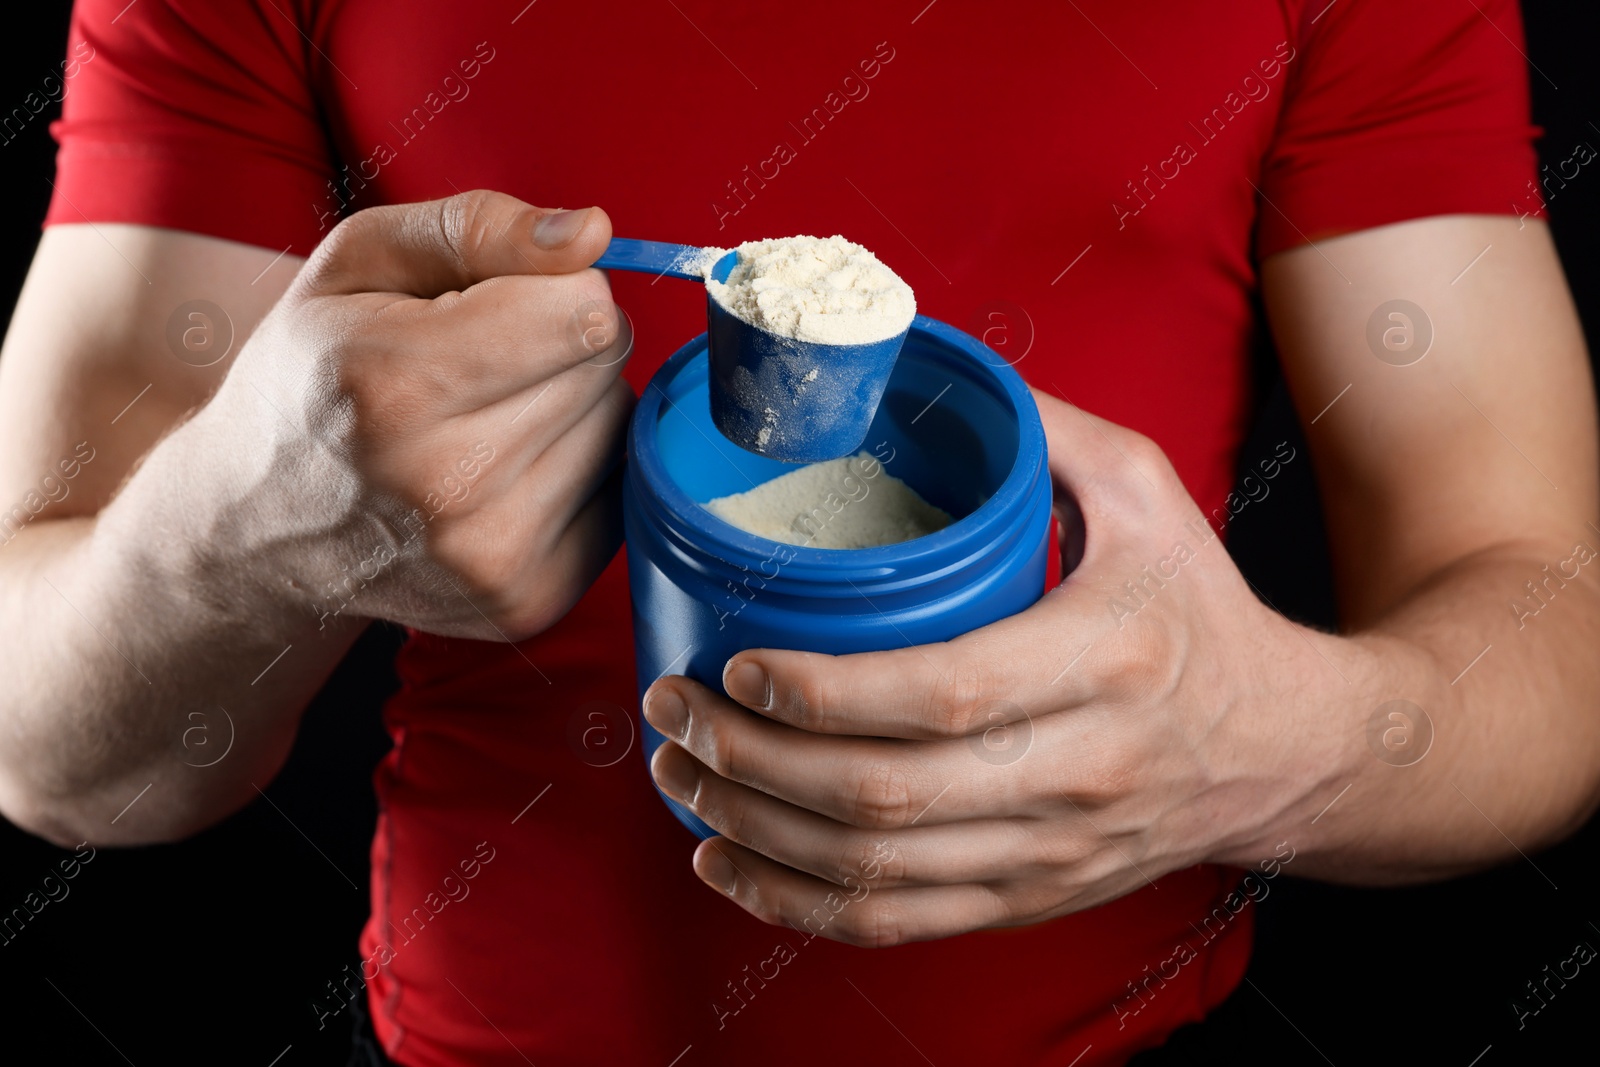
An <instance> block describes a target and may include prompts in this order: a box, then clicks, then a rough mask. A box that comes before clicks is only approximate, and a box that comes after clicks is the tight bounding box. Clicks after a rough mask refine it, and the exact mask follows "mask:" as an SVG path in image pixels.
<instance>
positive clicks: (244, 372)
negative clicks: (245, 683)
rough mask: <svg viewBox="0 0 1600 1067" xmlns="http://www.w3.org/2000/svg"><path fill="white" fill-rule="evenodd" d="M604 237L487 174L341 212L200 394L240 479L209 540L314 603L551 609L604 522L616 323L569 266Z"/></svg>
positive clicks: (587, 574)
mask: <svg viewBox="0 0 1600 1067" xmlns="http://www.w3.org/2000/svg"><path fill="white" fill-rule="evenodd" d="M610 238H611V224H610V220H609V219H607V217H606V215H605V213H604V212H603V211H601V210H600V209H599V208H588V209H584V210H579V211H551V210H546V209H542V208H535V207H531V206H529V205H528V204H525V203H523V202H522V201H520V200H517V199H515V198H513V197H510V196H506V195H504V194H501V193H492V192H482V191H477V192H468V193H462V194H459V195H457V196H453V197H450V198H449V199H446V200H439V201H433V202H429V203H420V204H407V205H401V206H394V207H378V208H371V209H368V210H366V211H362V212H359V213H358V214H356V215H353V216H352V217H350V218H348V219H346V220H345V221H344V222H342V223H340V224H339V226H338V227H337V228H336V229H334V230H333V232H332V233H331V234H330V235H329V237H328V238H327V239H326V240H325V241H324V242H323V243H322V244H321V245H320V246H319V247H318V248H317V250H316V252H315V253H314V254H313V255H312V257H311V259H310V260H309V261H308V262H307V263H306V265H305V267H304V268H303V269H302V270H301V272H300V275H299V277H298V278H297V279H296V280H295V282H294V283H293V284H292V285H291V286H290V288H289V290H288V292H286V293H285V294H284V296H283V298H282V300H280V301H279V303H278V306H277V307H276V308H274V309H273V311H272V312H271V314H269V315H268V317H267V318H266V320H265V321H263V323H262V324H261V326H260V328H259V329H257V331H256V332H255V334H254V336H252V337H251V339H250V341H249V343H248V344H247V345H246V346H245V348H244V349H243V351H241V352H240V354H239V357H238V361H237V362H236V363H235V365H234V367H233V368H232V370H231V371H230V372H229V374H228V377H227V379H226V380H225V381H224V383H223V385H222V388H221V389H220V390H219V391H218V394H217V396H216V397H215V398H214V399H213V400H212V401H211V403H210V404H209V405H208V406H207V409H206V411H205V412H203V413H202V414H201V415H199V416H197V422H201V423H202V424H204V426H205V428H206V431H207V432H208V433H209V434H214V435H216V437H217V438H218V441H217V443H218V445H219V446H220V447H222V448H224V449H225V450H226V452H227V454H229V455H230V456H232V457H233V459H232V461H231V462H230V464H229V466H230V468H231V469H232V471H233V472H234V477H235V478H240V477H242V478H243V479H244V480H245V481H244V484H246V485H248V486H249V487H250V490H251V491H250V492H249V493H248V494H240V495H239V498H238V499H239V500H240V503H241V505H244V501H246V500H247V501H248V504H247V505H244V506H246V507H247V509H248V512H247V514H246V515H244V516H241V517H240V521H237V522H235V523H233V524H231V526H232V532H233V536H232V537H230V538H229V539H228V540H227V542H226V543H222V544H218V545H216V546H214V550H215V551H216V552H217V553H218V556H217V557H216V558H215V562H217V563H219V564H223V565H226V564H227V563H228V562H231V563H232V564H233V565H234V566H237V567H239V568H240V569H241V570H244V571H248V572H249V573H251V574H252V575H254V576H255V578H256V579H258V580H260V581H263V582H267V583H269V584H271V583H276V584H277V587H278V588H279V590H280V592H281V593H282V594H283V595H284V596H287V597H291V598H295V597H298V598H301V599H303V600H305V601H306V602H307V607H308V609H310V610H313V611H314V612H315V613H316V614H318V615H319V616H327V615H340V614H344V615H350V614H354V615H357V616H361V617H371V618H383V619H388V620H391V621H394V622H399V623H403V624H406V625H408V626H414V627H417V628H419V629H423V630H427V631H430V632H433V633H442V634H449V635H457V636H468V637H478V638H485V639H490V640H496V639H498V640H505V639H508V638H509V639H518V638H521V637H525V636H528V635H530V634H533V633H537V632H538V631H540V630H542V629H544V628H546V627H548V626H550V625H551V624H552V623H554V622H555V621H556V620H558V619H559V618H560V617H561V616H562V615H563V614H565V613H566V611H567V610H568V609H569V608H570V607H571V606H572V604H573V603H575V602H576V601H577V599H578V598H579V597H580V596H581V595H582V594H583V592H584V590H585V589H587V588H588V586H589V585H590V583H592V582H593V581H594V579H595V577H596V576H597V575H598V574H599V572H600V570H601V569H603V568H604V567H605V565H606V563H607V562H608V561H609V560H610V559H611V557H612V556H613V555H614V554H615V552H616V549H617V546H618V544H619V543H620V540H621V527H620V521H619V519H620V516H619V511H618V508H617V496H618V495H617V493H616V492H615V491H614V489H615V485H614V482H615V479H612V477H611V476H612V475H613V473H614V472H615V471H616V470H617V467H618V461H619V460H620V458H621V450H622V439H623V429H624V426H625V423H626V419H627V415H628V411H629V409H630V407H631V404H632V401H633V394H632V391H631V389H630V388H629V387H628V385H627V383H626V382H625V381H623V380H622V379H621V378H620V377H619V374H620V371H621V369H622V365H623V363H624V362H625V360H626V356H627V354H628V352H629V350H630V348H631V345H632V337H631V334H630V332H629V328H628V324H627V319H626V317H625V316H621V315H619V314H618V312H617V309H616V307H615V305H613V304H612V302H611V293H610V288H609V286H608V285H607V283H606V279H605V276H604V275H603V274H601V273H600V272H599V271H597V270H592V269H585V268H587V267H588V266H589V264H591V263H592V262H594V260H595V259H596V258H597V257H598V256H599V255H600V253H601V252H602V251H603V250H604V249H605V247H606V244H607V242H608V241H609V240H610ZM229 442H232V443H231V444H230V443H229ZM608 479H610V480H611V481H612V483H613V484H612V486H611V490H612V491H606V483H607V481H608ZM236 484H237V483H236ZM290 583H293V584H292V585H291V584H290Z"/></svg>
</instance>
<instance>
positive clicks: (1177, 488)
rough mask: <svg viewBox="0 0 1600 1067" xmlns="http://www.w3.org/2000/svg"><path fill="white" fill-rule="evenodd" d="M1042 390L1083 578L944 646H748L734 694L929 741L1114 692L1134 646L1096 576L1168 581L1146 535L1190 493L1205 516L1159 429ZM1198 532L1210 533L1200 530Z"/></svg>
mask: <svg viewBox="0 0 1600 1067" xmlns="http://www.w3.org/2000/svg"><path fill="white" fill-rule="evenodd" d="M1035 396H1036V398H1037V400H1038V403H1039V411H1040V418H1041V419H1042V420H1043V421H1044V424H1045V430H1046V436H1047V438H1048V439H1049V442H1050V449H1049V451H1050V464H1051V472H1052V477H1053V478H1054V480H1055V482H1056V485H1057V488H1058V491H1059V492H1060V493H1062V494H1064V495H1065V496H1066V497H1067V498H1068V500H1067V501H1065V502H1064V503H1065V504H1067V505H1070V507H1067V508H1066V509H1065V511H1064V516H1065V518H1066V519H1068V520H1069V521H1068V522H1067V523H1066V524H1065V525H1066V527H1067V536H1068V538H1069V542H1070V541H1072V540H1074V539H1076V540H1077V541H1078V543H1077V544H1069V547H1070V549H1071V551H1072V555H1073V556H1074V557H1077V558H1074V559H1073V562H1074V564H1076V565H1077V567H1078V569H1077V570H1076V571H1075V572H1074V577H1073V579H1072V580H1069V581H1065V582H1063V583H1062V585H1060V586H1058V587H1057V588H1056V589H1053V590H1051V591H1050V592H1049V593H1047V594H1046V595H1045V596H1044V597H1043V598H1042V599H1041V600H1040V601H1039V602H1038V603H1037V604H1035V605H1033V606H1032V607H1030V608H1028V609H1026V610H1024V611H1022V612H1019V613H1017V614H1016V615H1012V616H1010V617H1008V618H1006V619H1002V620H1000V621H999V622H996V623H993V624H990V625H988V626H984V627H980V628H978V629H976V630H973V631H970V632H969V633H966V634H963V635H961V636H960V637H957V638H955V639H953V640H951V641H945V642H940V643H938V644H930V645H914V646H911V647H910V648H904V649H895V650H889V651H883V652H867V653H856V654H852V655H844V656H829V655H825V654H821V653H813V652H795V651H785V650H774V649H758V650H753V651H749V652H742V653H740V654H739V655H737V656H734V657H733V658H732V659H730V660H729V661H728V663H727V664H726V666H725V667H724V669H723V676H722V681H723V688H724V689H725V690H726V691H727V693H728V695H729V696H731V697H733V698H734V699H735V700H737V701H738V702H739V703H741V704H743V705H744V706H746V707H748V708H751V709H752V710H755V711H759V712H761V713H762V714H763V715H767V716H769V717H771V718H774V719H777V720H778V721H780V722H785V723H788V724H790V725H793V726H798V727H801V728H802V729H805V730H809V731H813V732H822V733H834V734H857V735H868V736H881V737H901V738H913V739H916V738H949V737H973V736H982V735H986V734H988V733H989V732H990V731H993V730H995V729H996V728H1004V727H1006V726H1008V725H1025V724H1026V723H1027V722H1028V720H1029V719H1030V717H1031V716H1033V715H1037V714H1041V713H1043V712H1045V711H1047V710H1060V709H1065V708H1069V707H1075V706H1078V705H1080V704H1082V703H1085V702H1087V701H1089V700H1092V699H1094V697H1095V696H1096V695H1097V694H1099V693H1100V692H1102V687H1103V685H1104V683H1105V682H1106V681H1107V679H1108V676H1109V674H1110V673H1111V672H1115V671H1116V670H1117V665H1118V663H1120V662H1122V661H1123V660H1124V659H1125V658H1126V652H1125V650H1124V653H1123V654H1122V655H1120V656H1119V655H1113V654H1112V653H1111V651H1110V649H1109V647H1108V646H1109V645H1111V644H1114V642H1107V641H1106V638H1107V637H1108V636H1109V635H1110V634H1111V633H1112V632H1114V631H1117V630H1120V626H1119V625H1118V619H1117V618H1116V617H1115V616H1113V615H1110V614H1108V613H1107V610H1106V607H1107V598H1106V593H1105V590H1104V588H1103V587H1102V583H1099V582H1097V581H1095V580H1094V579H1093V578H1091V576H1094V578H1098V577H1101V576H1104V575H1112V576H1121V575H1126V579H1125V581H1131V582H1136V583H1137V582H1143V583H1146V585H1147V587H1151V586H1158V585H1159V584H1160V582H1161V579H1160V577H1159V576H1158V575H1157V576H1152V575H1150V574H1149V573H1148V570H1149V567H1150V566H1151V565H1153V564H1156V563H1158V562H1159V561H1160V560H1161V559H1162V558H1163V556H1162V555H1160V554H1159V553H1158V554H1151V553H1150V552H1148V551H1145V555H1146V556H1148V558H1144V557H1143V556H1141V555H1140V552H1141V551H1144V550H1142V549H1141V548H1140V547H1139V546H1141V545H1144V544H1146V543H1149V542H1150V531H1151V530H1154V529H1156V528H1158V527H1159V526H1160V525H1161V523H1162V522H1163V521H1167V525H1170V526H1171V527H1172V528H1173V531H1174V533H1177V532H1179V530H1180V528H1181V526H1182V517H1181V516H1182V515H1183V513H1184V510H1185V505H1186V506H1187V510H1188V511H1189V512H1192V517H1193V519H1194V521H1195V522H1198V523H1201V524H1203V523H1204V519H1203V518H1201V517H1200V515H1199V512H1198V510H1196V509H1194V508H1193V505H1192V503H1191V502H1189V499H1188V497H1187V495H1186V494H1184V493H1183V489H1182V486H1181V485H1180V484H1178V483H1177V480H1176V474H1175V473H1174V472H1173V471H1172V466H1171V464H1170V463H1168V462H1167V460H1166V458H1165V456H1164V454H1163V453H1162V452H1161V450H1160V448H1159V447H1158V446H1156V445H1155V443H1154V442H1152V441H1151V440H1150V439H1149V438H1146V437H1143V436H1142V435H1140V434H1137V433H1135V432H1133V431H1132V430H1128V429H1126V428H1124V427H1120V426H1117V425H1115V424H1114V423H1110V422H1107V421H1106V420H1104V419H1100V418H1098V417H1096V416H1093V415H1090V414H1088V413H1087V412H1085V411H1082V410H1081V409H1078V408H1075V407H1073V406H1072V405H1070V404H1066V403H1063V402H1061V401H1059V400H1056V399H1054V398H1053V397H1050V396H1048V395H1045V394H1042V393H1039V392H1038V391H1037V390H1036V391H1035ZM1146 472H1148V476H1147V473H1146ZM1169 520H1170V521H1169ZM1160 536H1162V537H1165V536H1166V533H1165V531H1164V530H1163V531H1162V533H1161V534H1160ZM1191 540H1192V542H1193V543H1196V544H1198V543H1202V542H1201V541H1200V540H1199V537H1198V535H1197V536H1196V537H1194V538H1191ZM1159 543H1160V544H1161V545H1162V546H1163V548H1165V547H1166V546H1167V545H1169V544H1170V542H1166V541H1162V542H1159ZM1141 565H1143V566H1141ZM1113 584H1114V583H1113Z"/></svg>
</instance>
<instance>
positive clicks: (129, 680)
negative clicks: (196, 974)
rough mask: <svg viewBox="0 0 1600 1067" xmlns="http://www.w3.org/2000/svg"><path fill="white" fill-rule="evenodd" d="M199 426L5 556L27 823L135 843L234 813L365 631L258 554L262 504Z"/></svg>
mask: <svg viewBox="0 0 1600 1067" xmlns="http://www.w3.org/2000/svg"><path fill="white" fill-rule="evenodd" d="M212 421H213V425H208V424H207V420H205V419H202V418H200V417H197V419H196V420H195V421H194V422H192V423H191V424H189V425H186V426H185V427H183V428H182V429H180V430H179V431H177V432H176V433H174V434H173V435H172V436H170V437H169V438H167V439H166V440H165V441H163V442H162V443H161V444H160V445H159V446H157V448H156V449H154V450H153V451H152V452H151V453H150V455H149V456H148V457H147V458H146V461H145V462H144V464H143V465H142V466H141V467H140V468H139V470H138V471H137V472H136V473H135V474H134V476H133V477H132V478H131V479H130V480H129V482H128V484H127V485H126V486H125V487H124V489H123V491H122V493H121V494H119V496H118V497H117V498H116V499H115V500H114V501H113V502H112V503H111V504H110V505H109V506H108V507H107V508H106V509H105V510H104V511H102V512H101V513H100V514H99V515H98V516H97V517H94V518H78V519H67V520H58V521H51V522H42V523H38V524H35V525H33V526H30V527H28V528H26V529H24V530H23V531H22V532H21V533H20V534H18V536H16V537H15V538H14V539H13V540H12V541H11V542H10V543H8V544H6V545H5V546H3V547H0V644H3V646H4V647H5V648H6V649H7V653H8V655H7V660H8V661H9V662H11V663H12V664H13V665H14V666H13V669H12V671H11V672H10V677H9V678H8V679H7V681H6V685H5V686H4V687H3V688H0V730H3V731H4V734H5V736H6V738H7V743H6V744H5V745H4V746H3V747H0V809H3V810H4V812H5V814H6V815H7V816H8V817H10V818H11V819H12V820H13V821H16V822H18V823H20V824H21V825H23V826H25V827H27V828H29V829H32V830H34V831H36V832H39V833H42V834H45V835H47V836H50V837H53V838H55V839H57V840H69V839H70V840H71V841H73V842H76V841H82V840H90V841H93V842H95V843H107V844H131V843H139V842H146V841H152V840H166V839H171V838H175V837H181V836H183V835H185V834H187V833H191V832H193V831H195V830H197V829H199V828H201V827H203V826H205V825H208V824H210V823H212V822H214V821H216V820H217V819H219V818H221V817H222V816H224V815H226V814H227V813H229V812H231V811H233V810H235V809H236V808H238V807H239V806H241V805H242V804H243V803H244V802H246V801H247V800H248V799H249V798H250V797H252V796H253V795H254V787H255V786H256V785H264V784H265V783H266V782H267V781H268V780H269V779H270V778H271V777H272V775H273V774H274V773H275V772H276V770H277V768H278V767H279V765H280V764H281V763H282V760H283V758H284V756H285V755H286V753H287V751H288V748H289V745H290V743H291V741H292V739H293V736H294V731H295V728H296V725H297V723H298V719H299V715H300V712H301V710H302V709H303V708H304V706H305V704H306V703H307V702H308V701H309V699H310V697H311V696H312V695H313V694H314V693H315V692H316V690H317V688H318V687H319V686H320V685H321V683H322V681H323V680H324V679H325V678H326V676H327V675H328V673H329V672H330V671H331V670H332V668H333V667H334V665H335V664H337V662H338V661H339V659H340V658H341V657H342V656H343V654H344V652H345V651H346V650H347V649H348V647H349V645H350V644H351V642H352V641H353V640H354V638H355V636H356V635H357V634H358V633H359V632H360V627H361V623H360V621H359V620H358V619H357V618H356V617H355V615H354V613H353V612H352V613H350V614H348V615H345V614H339V615H331V614H322V615H321V616H320V617H319V613H318V612H316V611H314V610H313V598H312V596H311V595H309V593H310V591H309V590H307V589H305V588H304V584H305V583H298V584H300V585H301V588H298V589H297V588H295V585H294V584H291V582H292V579H293V578H294V577H295V576H294V575H292V574H288V573H281V574H278V573H273V571H274V567H273V565H272V562H271V559H270V558H266V559H262V558H260V554H259V553H258V552H257V551H256V550H258V549H259V548H260V546H259V545H253V544H252V543H251V539H250V538H249V537H248V536H247V535H246V534H245V533H244V530H245V529H246V528H247V527H249V526H250V525H251V524H252V522H254V521H255V519H256V516H253V515H251V514H250V512H251V511H253V510H254V509H255V508H257V507H259V506H260V505H259V503H258V504H249V505H247V504H246V503H245V500H244V498H241V496H240V492H241V490H244V489H246V488H247V487H244V486H240V485H239V484H238V481H237V479H236V478H235V479H233V480H232V484H229V481H227V480H219V479H217V478H216V477H215V474H216V472H217V471H218V470H219V469H220V468H222V467H223V466H224V465H223V464H221V463H219V462H218V457H217V456H216V455H215V451H214V448H215V447H216V446H217V445H218V444H219V440H218V439H217V434H216V427H215V426H214V420H212ZM235 447H237V446H235ZM202 472H204V477H202V476H201V475H202ZM252 554H256V555H258V558H257V559H256V560H254V561H251V560H249V559H248V558H247V557H248V556H250V555H252ZM136 798H137V800H136ZM130 804H131V805H132V806H131V807H130V806H129V805H130Z"/></svg>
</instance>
